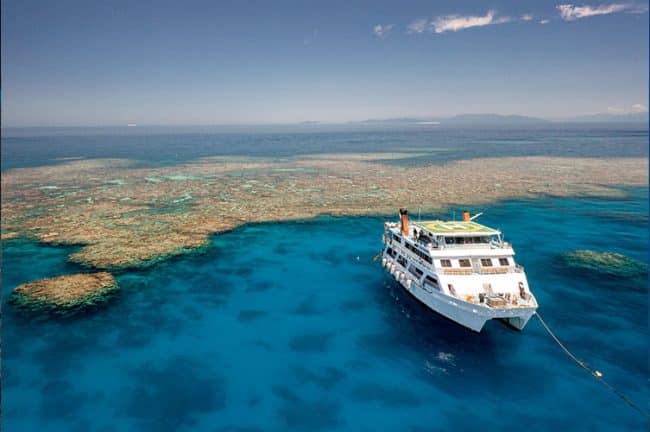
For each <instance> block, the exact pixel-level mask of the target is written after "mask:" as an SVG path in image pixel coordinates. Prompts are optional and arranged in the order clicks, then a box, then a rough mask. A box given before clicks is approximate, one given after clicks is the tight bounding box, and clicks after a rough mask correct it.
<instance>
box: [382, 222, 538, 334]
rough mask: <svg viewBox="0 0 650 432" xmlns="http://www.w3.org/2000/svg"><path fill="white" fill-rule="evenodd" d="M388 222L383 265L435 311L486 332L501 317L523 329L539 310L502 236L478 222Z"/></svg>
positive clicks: (523, 274) (385, 230)
mask: <svg viewBox="0 0 650 432" xmlns="http://www.w3.org/2000/svg"><path fill="white" fill-rule="evenodd" d="M400 217H401V220H400V222H399V223H392V222H386V223H384V249H383V250H382V260H381V262H382V266H384V267H385V268H386V270H388V271H389V272H390V273H391V274H392V275H393V276H394V277H395V279H396V280H397V281H398V282H399V283H400V284H401V285H402V286H403V287H404V288H405V289H406V290H407V291H408V292H410V293H411V294H412V295H413V296H415V298H417V299H418V300H420V301H421V302H422V303H424V304H425V305H426V306H428V307H429V308H430V309H432V310H434V311H436V312H438V313H439V314H441V315H443V316H445V317H447V318H449V319H451V320H452V321H455V322H457V323H459V324H461V325H463V326H465V327H467V328H469V329H472V330H474V331H476V332H480V331H481V329H482V328H483V325H484V324H485V322H486V321H487V320H490V319H493V318H499V319H502V320H504V321H506V322H507V323H508V324H510V325H511V326H512V327H514V328H516V329H518V330H522V329H523V328H524V326H525V325H526V323H527V322H528V320H529V319H530V317H532V316H533V314H534V313H535V310H536V309H537V301H536V300H535V297H534V296H533V294H532V293H531V292H530V288H529V287H528V280H527V279H526V274H525V273H524V269H523V267H521V266H520V265H518V264H517V263H516V262H515V259H514V255H515V252H514V250H513V248H512V245H511V244H509V243H506V242H505V241H503V237H502V235H501V232H500V231H498V230H495V229H492V228H489V227H486V226H484V225H481V224H478V223H476V222H474V220H473V219H475V218H476V216H475V217H474V218H470V217H469V213H467V212H463V220H462V221H422V222H411V224H410V225H411V226H409V220H408V212H407V211H406V210H400Z"/></svg>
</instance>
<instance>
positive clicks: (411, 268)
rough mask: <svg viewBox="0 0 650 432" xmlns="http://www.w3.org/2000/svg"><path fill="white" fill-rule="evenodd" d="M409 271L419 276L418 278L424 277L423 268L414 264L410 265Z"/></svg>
mask: <svg viewBox="0 0 650 432" xmlns="http://www.w3.org/2000/svg"><path fill="white" fill-rule="evenodd" d="M409 272H411V274H412V275H414V276H417V277H418V279H420V278H421V277H422V274H423V272H422V270H420V269H419V268H417V267H416V266H414V265H412V266H411V267H409Z"/></svg>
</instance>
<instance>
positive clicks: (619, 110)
mask: <svg viewBox="0 0 650 432" xmlns="http://www.w3.org/2000/svg"><path fill="white" fill-rule="evenodd" d="M607 112H608V113H610V114H624V113H625V110H624V109H623V108H620V107H607Z"/></svg>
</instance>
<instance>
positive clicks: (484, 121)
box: [349, 112, 648, 127]
mask: <svg viewBox="0 0 650 432" xmlns="http://www.w3.org/2000/svg"><path fill="white" fill-rule="evenodd" d="M558 123H646V124H647V123H648V113H647V112H639V113H627V114H612V113H599V114H589V115H583V116H574V117H566V118H555V119H544V118H540V117H531V116H525V115H518V114H510V115H504V114H494V113H483V114H458V115H454V116H451V117H397V118H386V119H367V120H362V121H357V122H349V124H368V125H386V126H390V125H432V126H438V125H439V126H443V127H444V126H463V127H469V126H494V127H496V126H543V125H553V124H558Z"/></svg>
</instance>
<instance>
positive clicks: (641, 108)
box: [632, 104, 648, 112]
mask: <svg viewBox="0 0 650 432" xmlns="http://www.w3.org/2000/svg"><path fill="white" fill-rule="evenodd" d="M632 109H633V110H634V112H648V107H647V106H645V105H643V104H634V105H632Z"/></svg>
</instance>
